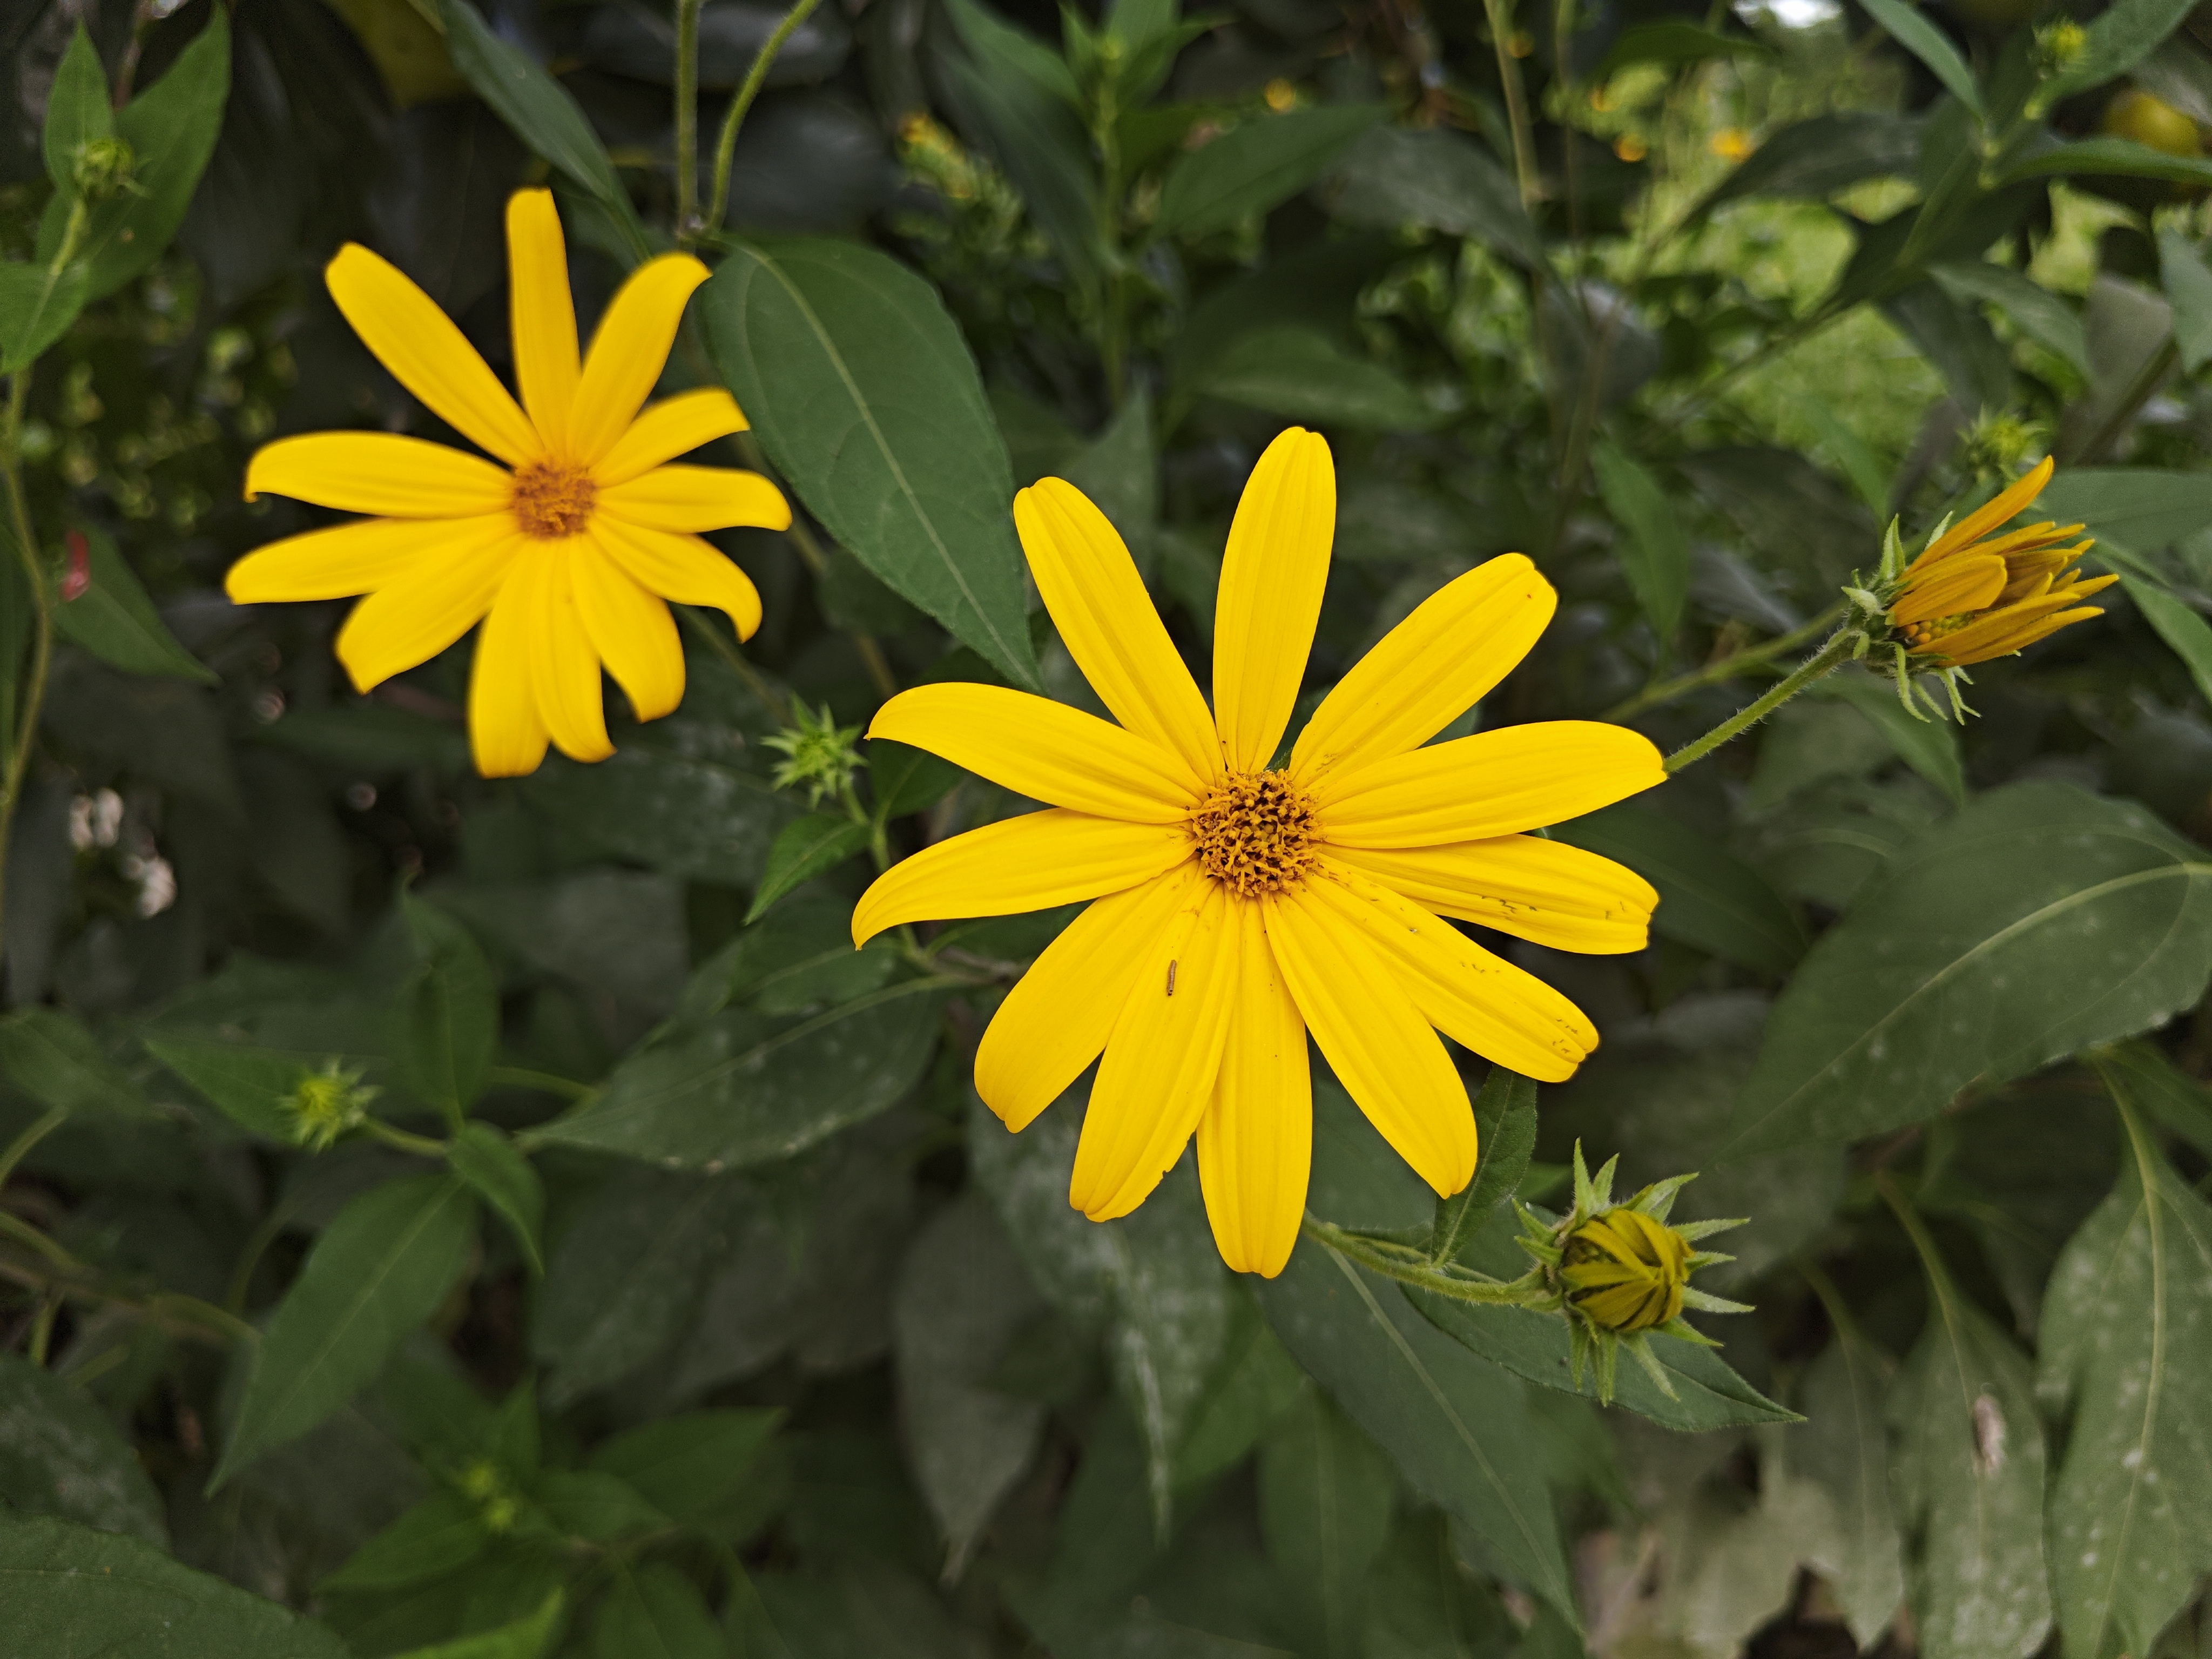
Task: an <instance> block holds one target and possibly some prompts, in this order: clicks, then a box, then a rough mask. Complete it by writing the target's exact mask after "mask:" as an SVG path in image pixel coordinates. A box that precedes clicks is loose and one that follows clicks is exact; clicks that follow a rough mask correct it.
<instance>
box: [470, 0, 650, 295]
mask: <svg viewBox="0 0 2212 1659" xmlns="http://www.w3.org/2000/svg"><path fill="white" fill-rule="evenodd" d="M438 15H439V17H440V18H441V20H442V21H444V24H445V29H446V50H447V52H448V53H450V54H451V55H452V57H453V67H454V68H455V69H457V70H459V71H460V72H461V75H462V76H463V78H464V79H465V80H466V81H467V82H468V83H469V85H470V86H471V88H474V89H475V92H476V94H477V97H479V98H481V99H483V100H484V102H485V103H487V104H489V105H490V106H491V107H492V109H493V111H494V112H495V113H496V114H497V115H498V117H499V118H500V119H501V120H502V121H504V122H506V123H507V126H508V127H509V128H510V129H512V130H513V132H514V134H515V136H516V137H519V138H520V139H521V140H522V142H523V143H526V144H527V145H529V146H530V148H531V149H533V150H535V151H536V152H537V153H538V155H542V156H544V158H545V159H546V161H549V162H550V163H551V164H552V165H553V166H554V167H556V169H557V170H558V171H560V172H561V173H563V174H565V175H566V176H567V177H568V180H569V181H570V182H571V183H572V184H574V185H575V186H576V187H577V188H578V189H579V190H581V191H583V192H584V193H585V194H586V195H587V196H589V197H591V198H592V201H593V202H595V203H596V204H598V205H599V208H600V209H601V210H604V211H605V213H606V214H607V215H608V216H610V217H611V219H612V220H613V222H614V224H615V227H616V229H617V234H618V235H619V236H620V237H621V238H622V240H623V242H624V243H626V244H627V245H628V246H629V249H630V252H631V254H632V257H633V258H634V259H641V258H644V257H645V255H646V253H647V251H648V243H647V237H646V234H645V230H644V228H643V227H642V226H641V224H640V223H639V222H638V217H637V210H635V208H633V207H632V206H631V205H630V200H629V191H627V190H625V189H623V182H622V179H621V178H620V177H619V176H618V175H617V173H616V172H615V164H614V163H613V162H612V161H609V160H608V159H607V151H606V146H605V145H604V144H602V143H600V142H599V134H598V133H596V132H594V131H592V124H591V121H590V120H589V119H588V118H586V116H585V114H584V112H583V110H582V108H581V107H580V106H578V104H577V102H576V100H575V99H574V97H573V96H572V95H571V94H569V91H568V88H566V87H564V86H562V84H561V83H560V82H558V81H556V80H555V79H554V78H553V77H552V76H550V75H549V74H547V73H546V71H545V69H544V65H543V64H539V63H538V61H537V59H535V58H532V57H531V56H530V55H529V54H528V53H527V52H523V51H522V50H520V48H519V47H516V46H509V45H508V44H507V42H506V41H504V40H501V39H500V38H499V37H498V36H497V35H496V34H494V33H492V31H491V27H490V26H489V24H487V23H486V22H485V21H484V20H483V18H482V17H481V16H480V15H477V9H476V8H475V7H474V6H472V5H471V4H469V3H468V0H438Z"/></svg>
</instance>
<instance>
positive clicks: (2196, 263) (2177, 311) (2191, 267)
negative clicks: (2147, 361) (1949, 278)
mask: <svg viewBox="0 0 2212 1659" xmlns="http://www.w3.org/2000/svg"><path fill="white" fill-rule="evenodd" d="M1990 268H1991V269H1992V270H1994V269H1996V267H1995V266H1992V267H1990ZM2158 276H2159V283H2160V286H2161V287H2163V288H2164V289H2166V303H2167V304H2169V305H2171V306H2172V307H2173V343H2174V345H2175V347H2176V348H2177V349H2179V351H2180V353H2181V366H2182V368H2185V369H2186V370H2187V371H2188V372H2189V373H2190V374H2195V373H2196V372H2197V370H2198V369H2200V368H2203V366H2204V364H2205V362H2206V361H2207V360H2208V359H2212V268H2208V267H2207V266H2206V264H2205V263H2204V252H2203V249H2202V248H2200V247H2198V246H2197V244H2196V243H2195V242H2194V241H2192V240H2191V239H2190V238H2189V237H2188V236H2187V235H2185V234H2183V232H2182V229H2181V228H2180V227H2179V225H2166V226H2165V227H2163V228H2161V229H2160V231H2159V233H2158Z"/></svg>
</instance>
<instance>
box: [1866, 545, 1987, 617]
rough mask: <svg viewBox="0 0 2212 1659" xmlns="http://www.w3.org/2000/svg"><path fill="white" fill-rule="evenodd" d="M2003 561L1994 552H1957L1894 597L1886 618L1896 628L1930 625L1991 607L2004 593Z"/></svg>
mask: <svg viewBox="0 0 2212 1659" xmlns="http://www.w3.org/2000/svg"><path fill="white" fill-rule="evenodd" d="M2005 580H2006V570H2005V562H2004V561H2003V560H2002V559H2001V558H1999V557H1998V556H1996V554H1994V553H1961V554H1960V555H1958V556H1956V557H1954V558H1948V559H1946V560H1944V561H1943V562H1942V563H1941V564H1939V565H1935V566H1933V567H1931V568H1929V570H1928V571H1927V572H1926V574H1923V575H1922V576H1920V577H1918V578H1917V579H1916V580H1914V581H1913V582H1912V583H1911V585H1910V586H1907V587H1906V588H1905V592H1903V593H1901V594H1899V596H1898V599H1897V603H1896V604H1894V605H1891V606H1890V608H1889V619H1890V621H1892V622H1893V623H1899V624H1900V625H1902V624H1904V623H1917V622H1933V621H1934V620H1935V619H1936V617H1955V616H1957V615H1959V614H1960V612H1961V611H1979V610H1980V609H1982V607H1983V606H1984V605H1994V604H1995V603H1996V598H1997V595H1998V594H2000V593H2002V592H2004V586H2005Z"/></svg>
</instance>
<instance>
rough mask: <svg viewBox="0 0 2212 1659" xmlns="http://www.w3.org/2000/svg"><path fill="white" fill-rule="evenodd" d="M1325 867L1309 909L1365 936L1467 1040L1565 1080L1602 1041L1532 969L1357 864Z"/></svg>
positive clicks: (1461, 1040)
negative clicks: (1372, 878) (1520, 965)
mask: <svg viewBox="0 0 2212 1659" xmlns="http://www.w3.org/2000/svg"><path fill="white" fill-rule="evenodd" d="M1322 870H1323V871H1324V872H1327V874H1328V876H1329V877H1334V879H1327V878H1324V879H1322V880H1318V881H1310V882H1308V883H1307V884H1306V887H1305V893H1306V896H1307V897H1308V898H1309V899H1310V908H1313V909H1315V910H1316V911H1323V912H1326V913H1327V914H1328V915H1329V916H1330V917H1331V918H1332V919H1333V920H1334V921H1335V923H1336V924H1337V927H1338V931H1340V932H1341V931H1357V932H1358V933H1361V934H1363V935H1364V936H1365V938H1366V939H1367V942H1368V943H1369V944H1370V945H1373V946H1374V947H1375V951H1376V955H1378V956H1380V957H1382V958H1383V960H1384V961H1385V962H1387V963H1389V965H1390V969H1391V971H1392V972H1393V973H1395V975H1397V976H1398V982H1399V983H1400V984H1401V985H1402V986H1404V987H1405V988H1406V994H1407V995H1408V996H1410V997H1412V998H1413V1006H1415V1007H1417V1008H1419V1010H1420V1011H1421V1013H1422V1016H1423V1018H1425V1019H1427V1021H1428V1022H1429V1024H1431V1025H1433V1026H1435V1027H1436V1028H1437V1030H1440V1031H1442V1032H1443V1034H1444V1035H1445V1036H1448V1037H1449V1038H1451V1040H1452V1041H1453V1042H1456V1043H1458V1044H1459V1045H1460V1047H1462V1048H1468V1049H1471V1050H1473V1051H1474V1053H1476V1054H1480V1055H1481V1056H1482V1057H1483V1058H1484V1059H1485V1060H1494V1061H1496V1062H1497V1063H1498V1065H1500V1066H1506V1067H1508V1068H1509V1069H1510V1070H1512V1071H1516V1072H1518V1073H1521V1074H1522V1076H1523V1077H1533V1078H1534V1079H1536V1080H1537V1081H1538V1082H1540V1083H1564V1082H1565V1081H1566V1080H1567V1079H1569V1078H1571V1077H1572V1076H1573V1075H1574V1074H1575V1068H1576V1067H1577V1066H1580V1065H1581V1064H1582V1063H1583V1060H1587V1059H1588V1058H1589V1055H1590V1053H1591V1051H1592V1050H1594V1049H1595V1048H1596V1047H1597V1027H1596V1026H1595V1025H1593V1024H1590V1022H1589V1016H1588V1015H1586V1014H1584V1013H1583V1011H1582V1010H1581V1009H1579V1008H1577V1007H1576V1006H1575V1005H1574V1004H1573V1003H1571V1002H1570V1001H1568V1000H1567V999H1566V998H1565V997H1563V996H1561V995H1560V994H1559V993H1558V992H1557V991H1555V990H1553V988H1552V987H1550V986H1548V985H1547V984H1545V983H1544V981H1542V980H1541V979H1538V978H1537V977H1536V976H1535V975H1534V974H1530V973H1527V972H1524V971H1523V970H1522V969H1518V968H1516V967H1515V966H1514V965H1513V964H1512V963H1510V962H1508V961H1506V960H1505V959H1504V957H1497V956H1492V954H1491V953H1490V952H1489V951H1486V950H1484V949H1483V948H1482V947H1481V946H1480V945H1477V944H1476V943H1475V942H1474V940H1473V939H1469V938H1468V936H1467V935H1466V934H1464V933H1461V932H1460V931H1459V929H1457V928H1456V927H1453V926H1452V925H1451V923H1449V922H1448V921H1444V920H1443V918H1442V917H1441V916H1437V915H1431V914H1430V913H1429V912H1428V911H1426V910H1425V909H1423V908H1421V907H1420V906H1419V905H1418V904H1416V903H1414V902H1413V901H1412V900H1411V899H1408V898H1404V897H1401V896H1399V895H1398V894H1396V893H1394V892H1392V891H1391V890H1389V888H1387V887H1384V886H1383V885H1382V884H1380V883H1379V882H1374V881H1370V880H1369V879H1368V878H1366V877H1365V876H1363V875H1361V874H1360V873H1359V872H1358V871H1356V870H1352V869H1350V868H1347V867H1346V866H1343V865H1339V864H1332V863H1331V862H1330V861H1329V860H1326V859H1324V860H1322Z"/></svg>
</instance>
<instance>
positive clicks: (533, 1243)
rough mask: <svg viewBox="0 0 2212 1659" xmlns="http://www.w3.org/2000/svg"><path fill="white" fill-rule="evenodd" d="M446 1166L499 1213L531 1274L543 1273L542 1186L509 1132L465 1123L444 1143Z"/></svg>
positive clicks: (543, 1185) (543, 1212)
mask: <svg viewBox="0 0 2212 1659" xmlns="http://www.w3.org/2000/svg"><path fill="white" fill-rule="evenodd" d="M446 1162H447V1163H448V1164H452V1165H453V1173H454V1174H455V1175H457V1176H460V1178H461V1179H462V1180H464V1181H465V1182H468V1183H469V1186H470V1187H471V1188H472V1189H473V1190H474V1191H475V1193H476V1194H477V1197H479V1198H481V1199H482V1200H483V1201H484V1202H485V1203H487V1204H489V1205H490V1206H491V1207H492V1208H493V1209H494V1210H495V1211H497V1212H498V1213H499V1218H500V1219H501V1220H502V1221H504V1222H506V1223H507V1227H508V1230H509V1231H512V1232H513V1234H514V1242H515V1243H518V1244H520V1246H522V1254H523V1257H524V1259H525V1260H526V1261H528V1262H529V1263H530V1270H531V1272H532V1273H544V1271H545V1257H544V1250H543V1249H542V1248H541V1246H540V1244H539V1242H538V1239H539V1235H540V1233H541V1231H543V1229H544V1225H545V1183H544V1182H542V1181H540V1180H538V1171H537V1170H535V1169H533V1168H532V1166H531V1162H530V1160H529V1159H528V1158H525V1157H524V1156H523V1155H522V1153H521V1152H520V1151H519V1150H518V1149H517V1148H516V1146H515V1144H514V1142H513V1141H512V1140H510V1139H508V1138H507V1131H506V1130H504V1129H501V1128H500V1127H498V1126H497V1125H495V1124H490V1123H485V1122H483V1121H476V1122H471V1123H464V1124H463V1125H461V1127H459V1129H457V1130H455V1131H454V1132H453V1139H450V1140H448V1141H447V1143H446Z"/></svg>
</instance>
